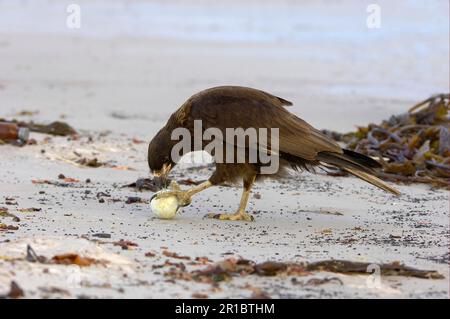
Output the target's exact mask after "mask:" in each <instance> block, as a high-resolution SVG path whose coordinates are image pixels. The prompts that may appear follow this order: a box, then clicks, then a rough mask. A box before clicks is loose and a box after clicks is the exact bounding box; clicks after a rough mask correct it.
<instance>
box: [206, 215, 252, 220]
mask: <svg viewBox="0 0 450 319" xmlns="http://www.w3.org/2000/svg"><path fill="white" fill-rule="evenodd" d="M206 217H208V218H214V219H219V220H233V221H237V220H243V221H247V222H253V221H255V218H254V217H253V216H252V215H250V214H247V213H236V214H215V213H209V214H207V215H206Z"/></svg>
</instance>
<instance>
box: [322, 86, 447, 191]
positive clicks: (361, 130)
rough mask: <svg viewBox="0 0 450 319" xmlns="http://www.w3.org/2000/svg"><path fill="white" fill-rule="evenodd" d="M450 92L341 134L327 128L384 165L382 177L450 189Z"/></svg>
mask: <svg viewBox="0 0 450 319" xmlns="http://www.w3.org/2000/svg"><path fill="white" fill-rule="evenodd" d="M449 109H450V94H439V95H435V96H432V97H430V98H428V99H426V100H425V101H422V102H420V103H418V104H416V105H414V106H413V107H412V108H411V109H409V111H408V112H407V113H405V114H401V115H393V116H391V117H390V118H389V119H388V120H384V121H382V123H381V124H369V125H368V126H366V127H358V130H357V131H356V132H350V133H347V134H339V133H336V132H330V131H324V132H325V133H326V134H327V135H328V136H330V137H332V138H334V139H335V140H337V141H339V142H342V143H344V144H345V145H346V148H348V149H351V150H354V151H357V152H359V153H362V154H365V155H368V156H371V157H373V158H375V159H377V160H379V161H380V163H381V164H382V166H383V168H382V171H381V172H380V173H379V177H381V178H383V179H386V180H391V181H395V182H403V183H428V184H432V185H433V186H437V187H444V188H447V189H448V188H450V133H449V130H450V126H449Z"/></svg>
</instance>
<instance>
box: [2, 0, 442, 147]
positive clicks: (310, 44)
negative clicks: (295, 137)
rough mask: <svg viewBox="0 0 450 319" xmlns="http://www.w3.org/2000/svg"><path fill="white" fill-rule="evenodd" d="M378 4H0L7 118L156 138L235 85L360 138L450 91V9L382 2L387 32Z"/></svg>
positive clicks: (433, 1)
mask: <svg viewBox="0 0 450 319" xmlns="http://www.w3.org/2000/svg"><path fill="white" fill-rule="evenodd" d="M372 3H375V1H373V0H372V1H364V0H347V1H344V0H330V1H312V0H311V1H310V0H303V1H293V0H291V1H275V0H263V1H253V0H250V1H236V0H227V1H214V2H213V1H206V0H203V1H202V0H199V1H195V0H183V1H181V0H180V1H173V0H172V1H162V0H159V1H147V0H83V1H81V0H78V1H73V0H72V1H62V0H58V1H56V0H55V1H50V0H28V1H27V0H20V1H10V0H0V117H6V118H13V117H18V116H19V115H17V114H18V113H19V112H21V111H24V110H26V111H30V112H31V114H32V116H33V119H35V120H37V121H53V120H57V119H60V118H64V119H65V121H67V122H69V123H70V124H71V125H72V126H74V127H76V128H78V129H86V130H96V131H101V130H111V131H112V132H114V133H118V134H120V133H126V134H130V135H134V136H138V137H140V138H142V139H145V140H149V139H150V138H151V137H152V136H153V135H154V134H155V133H156V131H157V130H158V129H159V128H160V127H161V126H162V125H163V124H164V123H165V121H166V120H167V118H168V116H169V115H170V114H171V113H172V112H173V111H175V110H176V109H177V108H178V107H179V106H180V105H181V104H182V103H183V102H184V101H185V100H186V99H187V98H188V97H189V96H191V95H192V94H194V93H196V92H198V91H200V90H202V89H205V88H208V87H213V86H218V85H227V84H233V85H243V86H251V87H255V88H259V89H262V90H265V91H268V92H270V93H273V94H276V95H279V96H281V97H283V98H285V99H288V100H291V101H292V102H294V107H292V108H291V111H292V112H294V113H296V114H297V115H299V116H300V117H302V118H304V119H305V120H307V121H308V122H310V123H311V124H313V125H314V126H316V127H317V128H320V129H322V128H327V129H333V130H339V131H348V130H351V129H352V128H354V126H355V125H358V124H361V125H363V124H367V123H369V122H378V121H380V120H381V119H384V118H388V117H389V116H390V115H391V114H394V113H401V112H404V111H406V110H407V108H408V107H410V106H411V105H412V104H414V103H416V102H418V101H420V100H422V99H425V98H427V97H428V96H429V95H431V94H435V93H442V92H448V90H449V3H448V1H447V0H423V1H419V0H394V1H392V0H390V1H376V3H377V4H378V5H379V8H380V9H381V11H380V16H379V17H380V21H379V22H380V25H379V26H380V27H379V28H370V27H368V25H367V19H368V17H369V16H370V14H371V13H370V12H368V6H369V5H370V4H372ZM71 4H75V5H76V6H77V7H78V8H79V9H80V20H79V21H80V28H77V27H75V28H74V27H73V25H70V23H69V26H68V24H67V20H68V18H69V16H70V15H71V14H73V11H71V10H69V12H68V8H69V9H70V8H73V6H72V7H69V6H70V5H71ZM30 112H28V113H26V114H28V115H29V114H30Z"/></svg>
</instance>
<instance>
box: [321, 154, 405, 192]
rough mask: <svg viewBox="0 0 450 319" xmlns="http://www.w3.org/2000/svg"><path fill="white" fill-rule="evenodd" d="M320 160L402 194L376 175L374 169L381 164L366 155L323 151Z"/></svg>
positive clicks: (382, 187)
mask: <svg viewBox="0 0 450 319" xmlns="http://www.w3.org/2000/svg"><path fill="white" fill-rule="evenodd" d="M317 159H318V160H319V161H322V162H325V163H327V164H331V165H333V166H336V167H339V168H341V169H343V170H345V171H347V172H349V173H350V174H352V175H354V176H356V177H359V178H361V179H362V180H365V181H366V182H368V183H370V184H372V185H374V186H377V187H379V188H381V189H383V190H385V191H388V192H390V193H392V194H395V195H400V192H399V191H398V190H396V189H395V188H393V187H391V186H389V185H388V184H387V183H385V182H383V181H382V180H381V179H379V178H378V177H376V176H374V175H375V174H376V173H375V171H374V170H373V168H375V167H379V166H380V164H379V163H378V162H376V161H374V160H373V159H371V158H370V157H367V156H365V155H362V154H359V153H356V152H353V151H348V150H344V153H343V154H339V153H332V152H321V153H319V154H318V155H317Z"/></svg>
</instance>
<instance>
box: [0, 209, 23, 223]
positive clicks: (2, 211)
mask: <svg viewBox="0 0 450 319" xmlns="http://www.w3.org/2000/svg"><path fill="white" fill-rule="evenodd" d="M19 211H20V210H19ZM0 217H11V218H12V220H13V221H14V222H20V218H19V217H17V216H16V215H14V214H11V213H10V212H9V210H8V208H6V207H0Z"/></svg>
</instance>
